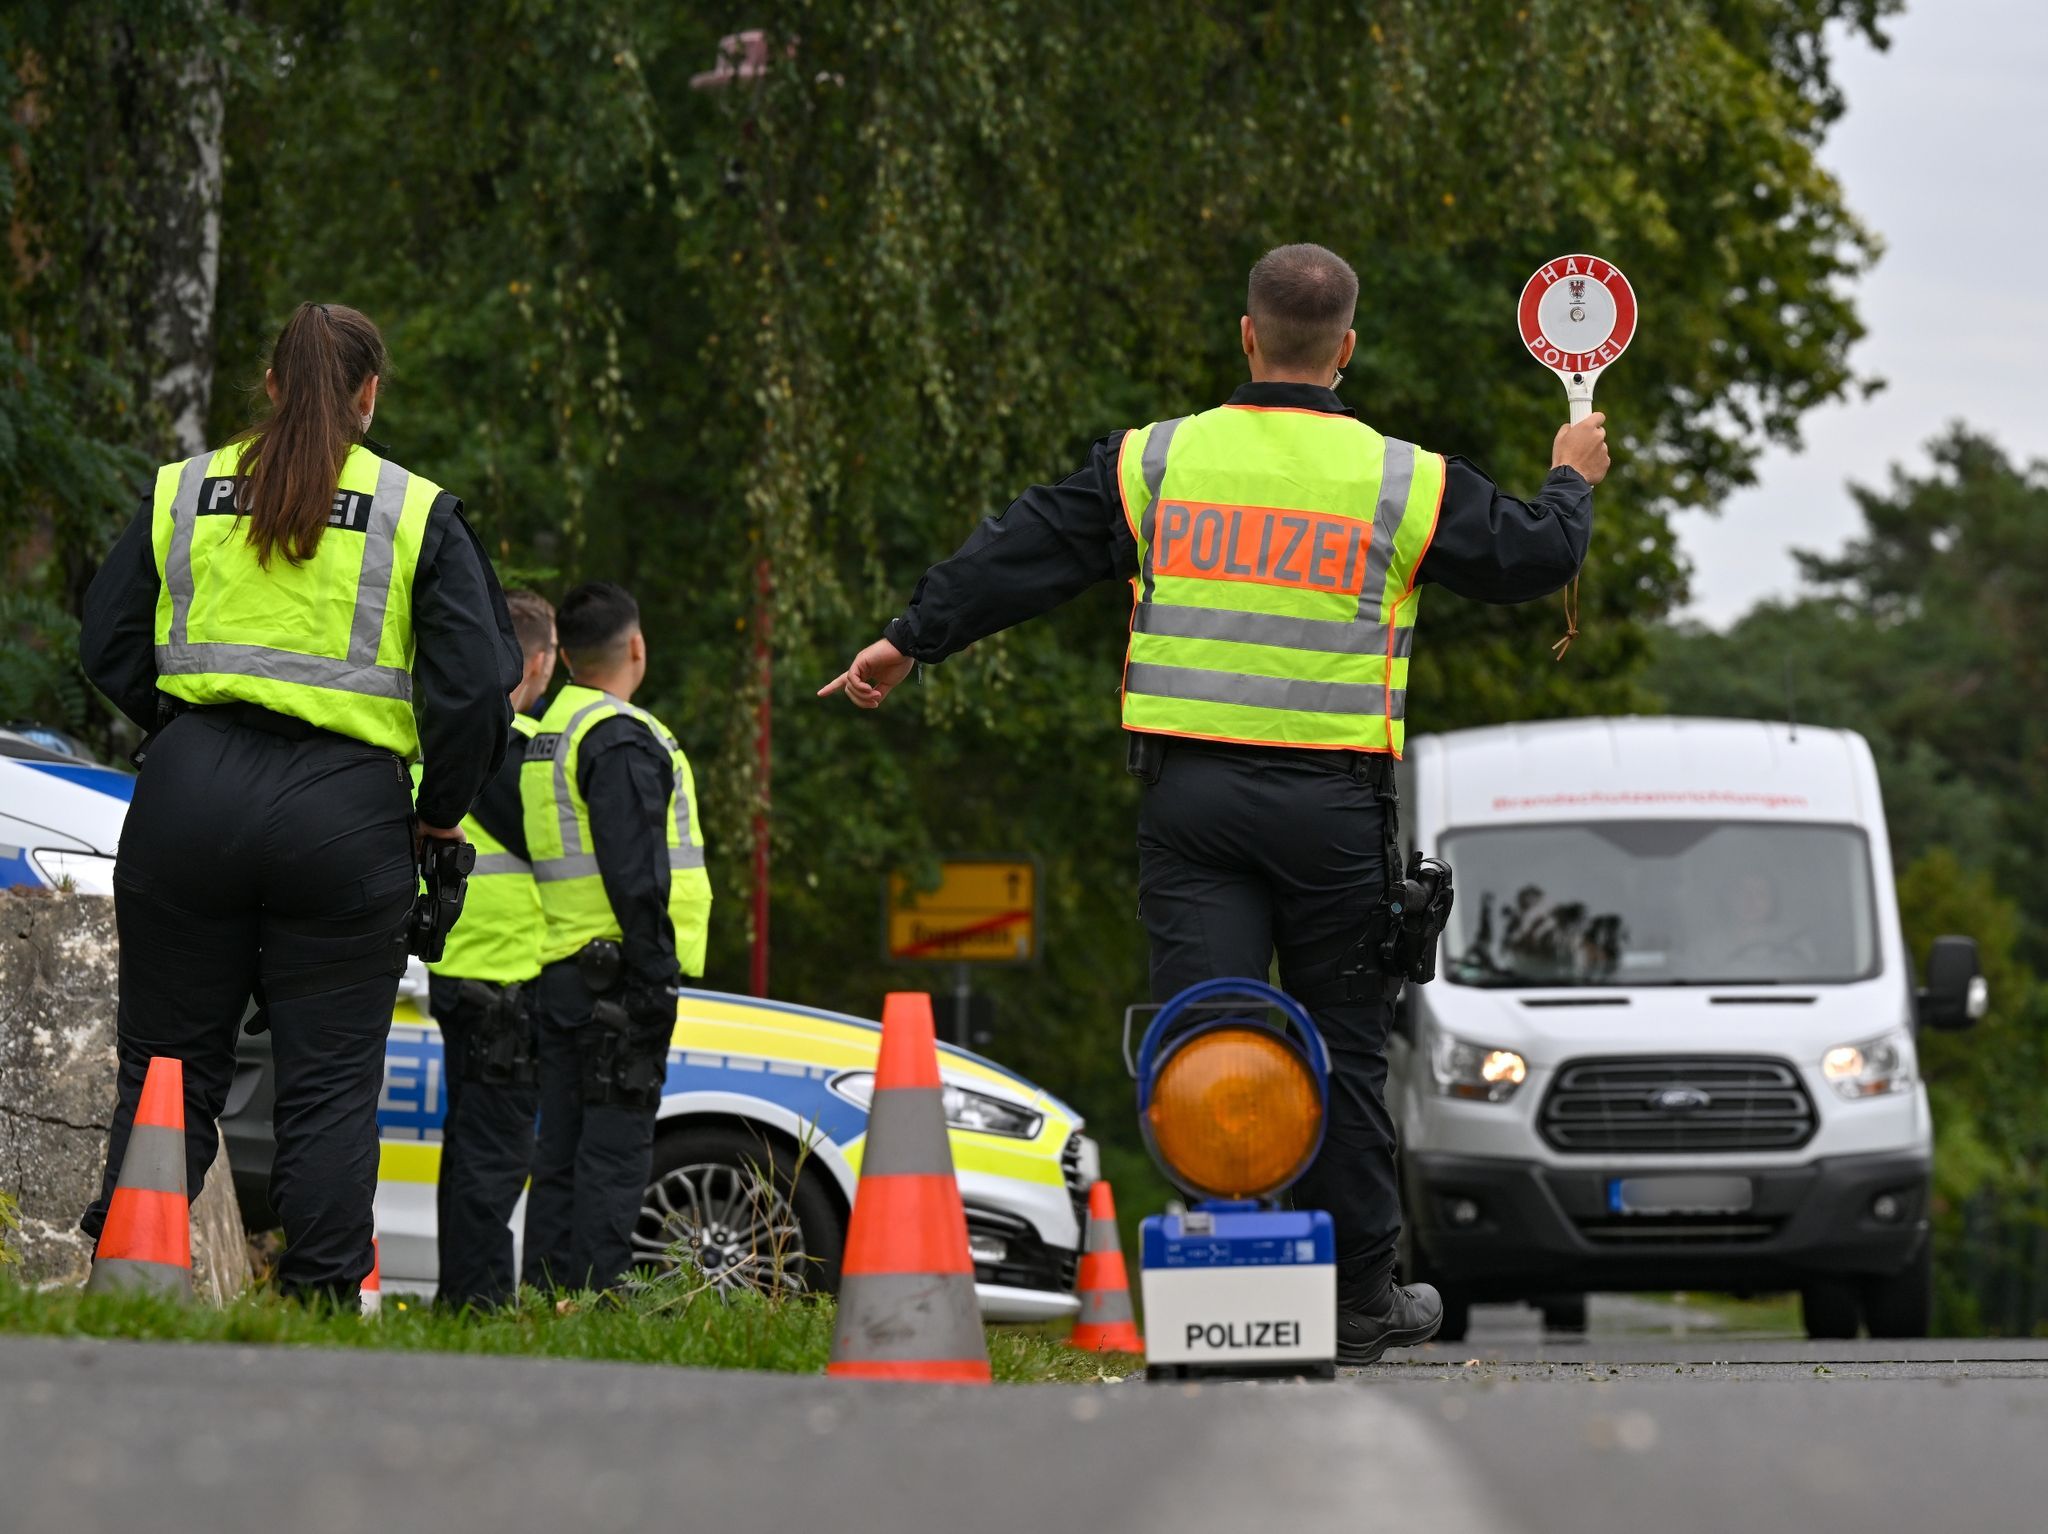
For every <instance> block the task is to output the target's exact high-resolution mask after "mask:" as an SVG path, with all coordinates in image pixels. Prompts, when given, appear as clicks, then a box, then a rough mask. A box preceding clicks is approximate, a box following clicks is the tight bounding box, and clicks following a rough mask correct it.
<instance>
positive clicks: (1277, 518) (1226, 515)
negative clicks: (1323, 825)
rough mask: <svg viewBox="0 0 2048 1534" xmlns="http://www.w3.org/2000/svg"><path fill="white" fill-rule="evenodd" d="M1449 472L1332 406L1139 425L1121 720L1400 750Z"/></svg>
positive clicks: (1130, 464)
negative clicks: (1429, 561)
mask: <svg viewBox="0 0 2048 1534" xmlns="http://www.w3.org/2000/svg"><path fill="white" fill-rule="evenodd" d="M1444 474H1445V468H1444V460H1443V457H1442V455H1440V454H1437V453H1429V452H1424V451H1423V450H1422V449H1420V448H1417V447H1415V446H1413V445H1412V444H1410V443H1407V442H1400V441H1396V440H1395V439H1393V438H1391V437H1382V436H1381V435H1380V434H1379V433H1378V432H1376V431H1374V430H1373V429H1372V428H1371V427H1370V426H1367V425H1366V424H1365V423H1364V422H1362V421H1359V420H1356V419H1355V418H1353V417H1351V416H1344V415H1330V414H1325V413H1323V412H1320V411H1312V410H1292V409H1262V408H1260V407H1257V406H1250V405H1224V406H1221V407H1220V408H1218V409H1215V410H1205V411H1203V412H1202V413H1200V414H1199V415H1191V416H1184V417H1181V418H1180V419H1177V420H1172V421H1160V422H1157V423H1155V424H1153V425H1151V426H1146V427H1143V428H1141V429H1140V430H1137V431H1133V432H1129V433H1127V434H1126V435H1125V437H1124V441H1123V447H1122V450H1121V454H1120V457H1119V460H1118V473H1117V478H1118V485H1119V489H1120V490H1121V492H1122V496H1123V507H1124V516H1125V517H1126V519H1128V521H1129V523H1130V527H1131V535H1132V537H1134V538H1135V539H1136V540H1137V544H1138V574H1137V576H1136V577H1135V578H1134V579H1133V580H1132V583H1131V584H1132V595H1133V598H1134V600H1133V605H1132V609H1131V640H1130V647H1129V649H1128V651H1127V652H1126V656H1125V663H1124V687H1123V700H1124V701H1123V724H1124V728H1125V729H1127V730H1138V731H1143V732H1148V733H1152V734H1160V735H1185V736H1194V737H1197V738H1200V739H1204V740H1226V741H1234V742H1239V743H1242V744H1246V745H1260V746H1309V747H1323V748H1327V749H1332V750H1349V751H1378V752H1391V753H1392V754H1394V755H1395V756H1399V755H1400V754H1401V748H1402V745H1403V743H1404V739H1405V728H1404V724H1405V715H1406V712H1407V710H1406V697H1407V690H1408V659H1409V652H1410V649H1411V647H1412V645H1413V642H1414V637H1415V616H1416V612H1417V610H1418V608H1419V607H1420V605H1421V597H1422V594H1421V592H1419V591H1418V590H1416V588H1415V575H1416V571H1417V570H1418V569H1419V568H1420V566H1421V564H1422V556H1423V554H1424V552H1425V551H1426V550H1427V549H1428V548H1429V542H1430V538H1431V536H1432V535H1433V534H1434V532H1435V530H1436V519H1437V512H1438V510H1439V508H1440V506H1441V504H1442V501H1443V492H1444Z"/></svg>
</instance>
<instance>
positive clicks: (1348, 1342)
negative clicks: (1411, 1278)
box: [1337, 1283, 1444, 1364]
mask: <svg viewBox="0 0 2048 1534" xmlns="http://www.w3.org/2000/svg"><path fill="white" fill-rule="evenodd" d="M1443 1319H1444V1302H1443V1301H1442V1300H1441V1299H1440V1298H1438V1296H1437V1292H1436V1290H1434V1289H1432V1288H1431V1287H1430V1286H1429V1285H1428V1284H1393V1283H1390V1284H1388V1285H1387V1287H1386V1288H1384V1289H1382V1290H1381V1291H1380V1296H1379V1298H1378V1299H1377V1300H1376V1301H1374V1302H1373V1303H1371V1304H1369V1305H1365V1306H1361V1307H1357V1308H1353V1307H1351V1306H1346V1305H1340V1306H1338V1307H1337V1362H1338V1363H1340V1364H1376V1363H1378V1362H1379V1361H1380V1355H1381V1354H1382V1353H1384V1352H1386V1350H1387V1349H1388V1348H1412V1347H1414V1346H1415V1345H1416V1344H1417V1343H1420V1342H1427V1341H1429V1339H1430V1338H1432V1337H1434V1336H1435V1335H1436V1329H1437V1327H1438V1326H1440V1325H1442V1323H1443Z"/></svg>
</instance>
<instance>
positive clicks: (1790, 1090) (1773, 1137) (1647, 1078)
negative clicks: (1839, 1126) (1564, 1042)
mask: <svg viewBox="0 0 2048 1534" xmlns="http://www.w3.org/2000/svg"><path fill="white" fill-rule="evenodd" d="M1539 1125H1540V1128H1541V1130H1542V1133H1543V1138H1544V1139H1545V1140H1547V1141H1549V1142H1550V1144H1552V1145H1553V1146H1555V1147H1556V1148H1557V1149H1558V1150H1561V1151H1567V1152H1580V1153H1584V1154H1593V1153H1612V1152H1616V1151H1622V1152H1637V1153H1640V1154H1643V1155H1673V1154H1692V1153H1697V1152H1703V1151H1704V1152H1709V1153H1711V1152H1715V1151H1722V1152H1730V1151H1781V1150H1794V1149H1797V1148H1798V1147H1799V1146H1802V1145H1804V1144H1805V1143H1806V1142H1807V1141H1808V1140H1810V1139H1812V1138H1813V1133H1814V1129H1815V1127H1816V1126H1815V1121H1814V1112H1813V1100H1812V1099H1811V1098H1809V1097H1808V1096H1807V1095H1806V1088H1805V1087H1803V1086H1801V1085H1800V1082H1799V1073H1798V1072H1797V1071H1795V1070H1793V1068H1792V1067H1791V1065H1790V1064H1788V1063H1787V1062H1785V1061H1783V1060H1768V1059H1746V1058H1739V1057H1731V1056H1724V1055H1702V1056H1637V1057H1627V1058H1622V1059H1610V1060H1572V1061H1568V1062H1566V1064H1565V1065H1564V1066H1563V1067H1562V1068H1561V1069H1560V1070H1559V1071H1558V1073H1557V1079H1556V1081H1555V1082H1553V1083H1552V1085H1551V1088H1550V1094H1549V1095H1548V1096H1547V1097H1545V1098H1544V1099H1543V1108H1542V1113H1541V1116H1540V1119H1539Z"/></svg>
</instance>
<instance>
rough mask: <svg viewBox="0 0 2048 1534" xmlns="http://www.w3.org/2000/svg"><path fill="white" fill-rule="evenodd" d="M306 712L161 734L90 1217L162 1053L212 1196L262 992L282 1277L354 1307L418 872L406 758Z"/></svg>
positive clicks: (129, 875)
mask: <svg viewBox="0 0 2048 1534" xmlns="http://www.w3.org/2000/svg"><path fill="white" fill-rule="evenodd" d="M250 718H262V719H265V720H268V721H271V722H272V723H271V727H267V728H256V727H253V726H252V725H251V724H249V723H247V722H245V721H246V720H248V719H250ZM297 725H298V722H297V721H295V720H284V719H281V718H279V717H278V716H274V715H260V714H259V713H257V712H255V711H239V710H212V709H206V710H198V711H194V712H191V713H187V714H183V715H180V716H179V717H178V718H176V719H174V720H173V721H172V722H171V723H170V724H169V725H168V726H167V727H166V728H165V729H164V730H163V732H162V733H161V734H160V735H158V737H157V738H156V740H155V741H154V742H153V743H152V745H151V747H150V750H149V753H148V756H147V759H146V760H145V762H144V764H143V767H142V774H141V777H140V778H139V779H138V780H137V782H136V785H135V800H134V803H133V804H132V805H131V806H130V808H129V811H128V818H127V823H126V824H125V826H124V827H123V828H122V833H121V847H120V854H119V857H118V859H117V860H116V862H115V865H114V917H115V923H116V926H117V928H118V930H119V933H120V940H121V968H120V975H121V995H120V1005H119V1013H118V1020H117V1052H118V1055H119V1062H120V1075H119V1080H120V1097H119V1102H118V1104H117V1106H116V1108H115V1110H114V1123H113V1128H112V1131H111V1132H110V1134H109V1136H108V1143H107V1170H106V1176H105V1180H104V1182H103V1183H102V1186H101V1190H100V1196H99V1198H98V1199H96V1200H95V1201H94V1203H93V1205H92V1207H91V1208H90V1209H89V1210H88V1211H87V1212H86V1215H85V1218H84V1220H83V1221H82V1222H81V1223H82V1225H83V1228H84V1229H85V1230H86V1231H87V1233H88V1234H90V1235H93V1236H95V1237H97V1236H98V1235H99V1232H100V1227H101V1225H102V1224H103V1223H104V1222H105V1219H106V1211H107V1204H108V1201H109V1200H110V1199H111V1198H112V1196H113V1185H114V1179H115V1176H116V1175H117V1173H118V1171H119V1169H120V1165H121V1157H122V1155H123V1153H124V1152H125V1150H126V1148H127V1144H128V1135H129V1130H130V1128H131V1127H132V1125H133V1123H134V1119H135V1106H136V1102H137V1100H138V1099H139V1098H140V1097H141V1095H142V1082H143V1077H144V1075H145V1074H146V1072H147V1070H148V1066H149V1059H150V1057H151V1056H152V1055H169V1056H173V1057H175V1058H177V1059H179V1060H181V1061H183V1062H184V1077H185V1178H186V1184H185V1185H186V1188H187V1190H188V1192H190V1193H192V1194H194V1195H196V1194H197V1193H198V1191H199V1189H200V1187H201V1185H202V1183H203V1181H204V1179H205V1176H206V1171H207V1168H208V1167H209V1166H211V1165H212V1163H213V1157H214V1148H215V1146H216V1145H217V1144H218V1143H219V1141H218V1130H217V1128H216V1125H215V1120H216V1119H217V1118H218V1117H219V1115H220V1112H221V1109H222V1108H223V1106H225V1104H226V1101H227V1093H228V1084H229V1082H230V1080H231V1079H232V1077H233V1074H234V1063H235V1032H236V1028H237V1026H238V1025H239V1024H240V1022H241V1020H242V1017H243V1014H244V1012H245V1010H246V1009H247V1006H248V1002H249V998H250V995H251V993H252V992H254V991H257V990H259V988H260V990H261V993H262V999H263V1000H264V1002H265V1005H266V1008H267V1011H268V1014H269V1019H270V1030H271V1034H272V1037H273V1040H274V1043H275V1051H276V1067H277V1108H276V1116H275V1128H276V1134H277V1160H276V1162H275V1164H274V1166H273V1168H272V1171H271V1177H270V1195H271V1202H272V1203H273V1204H274V1205H275V1206H276V1209H277V1212H278V1216H279V1218H280V1219H281V1220H282V1221H283V1223H284V1232H285V1251H284V1256H283V1259H282V1260H281V1262H280V1263H279V1266H278V1279H279V1282H280V1285H281V1286H282V1287H283V1288H284V1289H285V1291H286V1292H288V1293H297V1294H305V1293H309V1292H325V1293H328V1294H332V1295H333V1296H335V1297H336V1298H337V1299H339V1300H342V1301H343V1302H345V1303H350V1304H353V1303H354V1300H355V1296H356V1294H357V1292H358V1290H359V1287H360V1285H361V1283H362V1280H363V1279H364V1278H366V1277H367V1276H368V1275H369V1271H370V1238H371V1235H372V1233H373V1229H374V1226H373V1220H372V1214H371V1205H372V1202H373V1200H374V1199H375V1196H376V1191H377V1155H378V1151H377V1097H378V1092H379V1090H380V1088H381V1086H382V1084H383V1080H384V1042H385V1036H386V1035H387V1034H388V1033H389V1031H390V1028H391V1008H392V1005H393V1003H394V1002H395V1001H396V1000H397V997H398V977H399V975H400V974H401V973H402V972H403V969H404V955H403V953H402V951H400V950H399V949H398V948H397V947H396V944H397V941H398V939H399V938H400V937H401V935H402V934H403V932H404V929H405V924H406V920H407V917H408V914H409V912H410V911H411V908H412V903H413V892H414V889H415V887H416V881H417V874H416V872H415V869H414V863H413V853H412V833H411V826H410V817H411V813H412V788H411V784H410V783H409V782H408V781H407V778H406V775H405V770H404V768H403V767H402V766H401V765H400V764H399V761H398V758H397V757H396V756H394V755H392V754H391V753H390V752H388V751H380V750H378V749H376V748H375V747H372V746H366V745H363V744H362V743H360V742H358V741H353V740H349V739H346V738H344V737H342V736H339V735H332V734H328V733H326V732H324V731H317V730H311V729H309V728H306V727H303V726H299V727H298V728H296V729H294V728H293V727H294V726H297ZM280 731H282V733H279V732H280ZM380 958H381V960H382V962H380Z"/></svg>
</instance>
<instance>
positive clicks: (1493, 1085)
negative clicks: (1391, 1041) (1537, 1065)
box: [1429, 1033, 1529, 1103]
mask: <svg viewBox="0 0 2048 1534" xmlns="http://www.w3.org/2000/svg"><path fill="white" fill-rule="evenodd" d="M1429 1069H1430V1074H1431V1075H1433V1076H1435V1078H1436V1089H1437V1091H1438V1092H1439V1093H1441V1094H1442V1095H1443V1096H1445V1097H1462V1098H1466V1099H1468V1100H1470V1101H1472V1102H1481V1103H1504V1102H1506V1101H1507V1100H1508V1099H1509V1098H1510V1097H1513V1096H1514V1095H1515V1089H1516V1088H1517V1087H1519V1086H1521V1084H1522V1083H1523V1082H1525V1081H1527V1080H1528V1079H1529V1062H1528V1061H1527V1060H1524V1059H1523V1058H1522V1057H1521V1056H1520V1055H1518V1054H1516V1053H1515V1052H1514V1051H1513V1050H1512V1049H1499V1048H1496V1047H1495V1046H1494V1045H1491V1044H1471V1043H1467V1042H1466V1041H1465V1040H1464V1039H1459V1038H1453V1037H1452V1036H1451V1035H1450V1034H1448V1033H1439V1034H1438V1035H1437V1036H1436V1041H1435V1043H1433V1044H1432V1045H1431V1046H1430V1051H1429Z"/></svg>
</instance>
